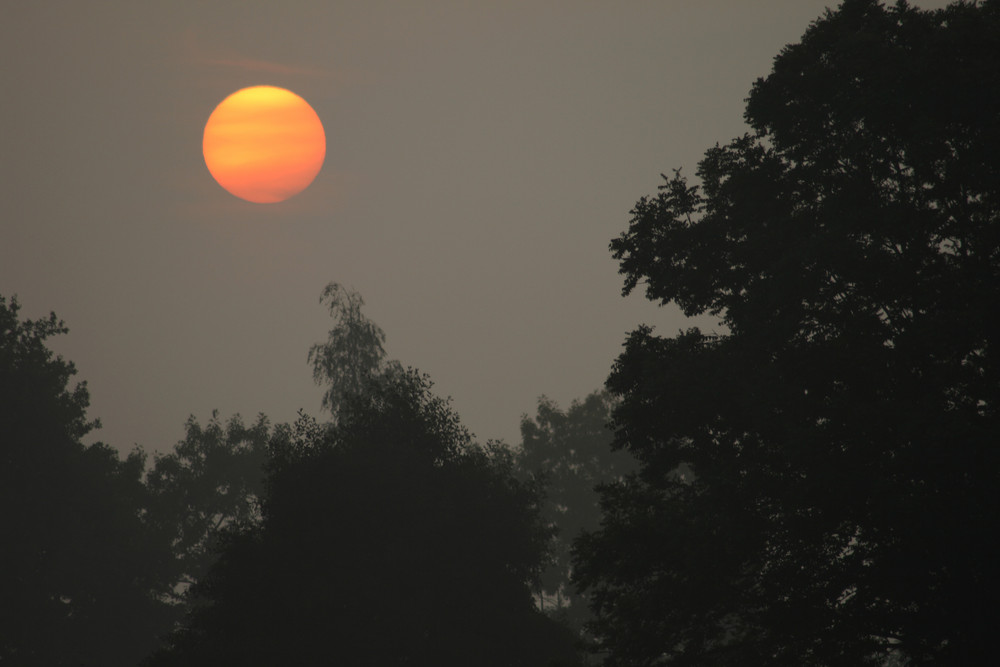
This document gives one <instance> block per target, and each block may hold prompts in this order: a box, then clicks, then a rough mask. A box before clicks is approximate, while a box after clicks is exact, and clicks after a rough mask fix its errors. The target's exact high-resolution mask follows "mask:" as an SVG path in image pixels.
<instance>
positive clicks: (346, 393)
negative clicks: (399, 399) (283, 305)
mask: <svg viewBox="0 0 1000 667" xmlns="http://www.w3.org/2000/svg"><path fill="white" fill-rule="evenodd" d="M319 300H320V303H323V304H325V305H326V306H327V308H329V309H330V317H332V318H333V319H334V321H335V322H336V324H335V325H334V327H333V329H331V330H330V332H329V334H328V336H327V340H326V342H325V343H316V344H315V345H313V346H312V347H311V348H310V349H309V363H310V364H312V367H313V379H314V380H315V381H316V384H319V385H326V391H325V392H324V394H323V408H324V409H326V410H329V411H330V414H331V415H332V416H333V417H334V418H336V417H337V413H338V412H339V411H340V408H341V406H342V405H343V404H344V402H345V401H346V400H348V398H349V397H350V396H352V395H354V394H358V393H361V392H362V391H363V390H364V389H365V387H366V386H367V385H368V384H369V383H370V381H371V380H372V379H373V378H378V377H388V376H391V375H392V374H394V373H399V372H401V371H402V366H401V365H400V364H399V362H397V361H389V360H387V359H386V358H385V348H384V347H383V345H384V343H385V332H383V331H382V328H381V327H380V326H378V325H377V324H375V323H374V322H373V321H371V320H369V319H368V318H367V317H365V316H364V315H363V314H362V313H361V308H362V306H364V305H365V301H364V299H363V298H361V294H359V293H358V292H356V291H353V290H350V289H347V288H346V287H344V286H343V285H340V284H339V283H330V284H328V285H327V286H326V287H325V288H324V289H323V293H322V294H321V295H320V299H319Z"/></svg>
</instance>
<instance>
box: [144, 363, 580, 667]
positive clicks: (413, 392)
mask: <svg viewBox="0 0 1000 667" xmlns="http://www.w3.org/2000/svg"><path fill="white" fill-rule="evenodd" d="M429 389H430V385H429V383H428V382H427V381H426V379H425V378H423V377H421V376H418V375H416V374H414V373H404V374H400V375H398V376H396V377H395V378H394V379H393V380H392V381H391V382H373V383H371V384H370V385H369V390H368V391H367V392H365V393H363V394H358V395H354V396H352V397H350V398H349V399H348V400H347V401H346V402H345V403H344V404H343V405H342V406H341V410H340V412H339V418H338V420H337V423H336V425H335V426H327V427H324V426H320V425H318V424H316V423H315V422H313V421H311V420H309V419H307V418H303V419H300V421H299V423H298V424H297V426H296V428H295V429H294V431H293V432H292V433H289V434H287V436H288V437H285V438H280V439H277V440H276V441H275V442H273V443H272V447H271V454H272V462H271V464H270V475H269V478H268V485H267V493H266V497H265V501H264V503H263V506H262V509H263V522H262V523H261V524H260V526H259V527H250V528H248V529H244V530H241V531H237V532H234V533H232V534H231V536H230V537H229V539H228V541H227V544H226V546H225V549H224V550H223V551H222V554H221V558H220V560H219V561H218V563H217V564H216V565H215V566H214V567H213V568H212V569H211V570H210V573H209V575H208V576H207V577H206V578H205V579H204V580H203V581H202V582H201V583H199V584H198V585H196V586H195V588H194V589H193V590H194V594H195V605H196V606H195V611H194V612H193V613H192V614H191V616H190V617H189V619H188V621H187V622H186V624H185V627H184V629H183V630H182V631H181V632H179V633H177V634H176V635H175V636H174V637H173V640H172V643H171V647H170V649H169V650H167V651H164V652H162V653H161V654H160V655H158V656H157V657H156V658H155V659H154V660H153V661H152V664H154V665H186V666H187V665H192V666H196V665H218V664H240V665H275V664H303V665H305V664H340V663H343V664H350V665H380V666H384V665H402V664H418V665H419V664H434V665H470V664H475V665H498V666H499V665H539V666H541V665H546V664H548V662H549V659H553V658H565V659H571V658H572V657H573V655H574V653H573V637H572V635H571V634H570V633H569V632H568V631H566V630H564V629H563V628H561V627H559V626H557V625H556V624H555V623H553V622H552V621H550V620H549V619H547V618H546V617H545V616H543V615H542V614H540V613H539V612H537V611H536V610H535V608H534V606H533V603H532V598H531V585H532V583H533V581H534V579H535V578H536V577H537V576H538V574H539V570H540V567H541V564H542V562H543V557H544V550H545V547H546V544H547V539H548V536H549V533H548V531H547V530H546V529H545V527H544V526H543V524H542V522H541V520H540V518H539V515H538V503H539V498H538V491H537V489H535V488H533V487H532V486H530V485H527V484H524V483H522V482H519V481H517V479H516V478H515V476H514V474H513V460H512V457H511V455H510V453H509V452H508V451H507V450H505V449H502V448H498V447H493V446H487V447H478V446H476V445H474V444H473V443H472V442H471V441H470V437H469V435H468V433H467V432H466V431H465V429H464V428H463V427H462V426H461V424H460V423H459V422H458V419H457V417H456V416H455V415H454V413H453V412H452V411H451V410H450V409H449V408H448V406H447V404H446V403H445V402H444V401H442V400H441V399H439V398H436V397H434V396H433V395H432V394H431V393H430V390H429Z"/></svg>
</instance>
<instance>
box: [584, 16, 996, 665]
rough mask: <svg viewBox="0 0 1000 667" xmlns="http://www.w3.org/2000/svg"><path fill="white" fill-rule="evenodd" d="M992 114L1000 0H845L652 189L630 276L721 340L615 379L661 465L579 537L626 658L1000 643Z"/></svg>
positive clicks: (617, 492)
mask: <svg viewBox="0 0 1000 667" xmlns="http://www.w3.org/2000/svg"><path fill="white" fill-rule="evenodd" d="M997 109H1000V4H998V3H996V2H984V3H982V4H981V5H975V4H969V3H960V4H955V5H951V6H949V7H948V8H946V9H943V10H937V11H921V10H917V9H913V8H911V7H909V6H907V5H906V4H905V3H902V2H901V3H897V4H896V5H895V6H894V7H892V8H885V7H883V6H881V5H880V4H878V3H877V2H875V1H873V0H847V1H846V2H844V3H843V4H842V5H841V6H840V7H839V8H838V9H837V10H836V11H828V12H827V13H826V14H825V15H824V16H823V17H822V18H821V19H820V20H818V21H816V22H815V23H814V24H813V25H811V26H810V28H809V29H808V30H807V31H806V33H805V35H804V36H803V38H802V40H801V43H798V44H795V45H791V46H789V47H787V48H786V49H785V50H783V51H782V53H781V54H780V55H779V56H778V57H777V58H776V59H775V62H774V68H773V71H772V72H771V74H770V75H769V76H768V77H766V78H764V79H760V80H758V81H757V82H756V83H755V84H754V86H753V90H752V92H751V94H750V97H749V99H748V101H747V110H746V119H747V121H748V123H749V124H750V125H751V127H752V128H753V130H754V133H753V134H752V135H747V136H744V137H741V138H738V139H736V140H734V141H732V142H731V143H729V144H728V145H726V146H721V147H720V146H716V147H715V148H713V149H711V150H709V151H708V152H707V153H706V155H705V158H704V160H703V161H702V162H701V163H700V166H699V169H698V172H697V175H698V176H699V177H700V179H701V185H700V186H689V185H688V183H687V181H686V180H685V179H684V178H683V177H682V176H681V175H680V174H679V173H677V174H675V176H674V177H673V178H671V179H668V182H667V183H666V184H665V185H663V186H661V187H662V188H663V190H662V192H661V193H660V194H659V196H657V197H656V198H652V199H649V198H643V199H641V200H640V201H639V202H638V203H637V204H636V207H635V208H634V209H633V211H632V216H633V217H632V220H631V222H630V224H629V228H628V230H627V231H626V232H625V233H623V234H622V235H621V236H620V237H619V238H618V239H616V240H614V241H613V242H612V244H611V247H612V250H613V253H614V255H615V257H616V258H617V259H619V260H620V261H621V271H622V273H623V274H624V276H625V293H628V292H630V291H631V290H632V289H634V288H636V287H637V286H638V285H639V284H640V283H644V284H645V288H646V294H647V296H648V297H649V298H650V299H653V300H656V301H660V302H662V303H666V302H671V301H672V302H675V303H677V304H678V305H680V306H681V307H682V308H683V309H684V311H685V312H686V313H687V314H688V315H694V314H700V313H706V312H707V313H713V314H716V315H719V316H720V317H721V319H722V322H723V324H724V325H725V326H726V329H727V333H725V334H724V335H719V336H707V335H704V334H702V333H701V332H700V331H698V330H697V329H693V330H691V331H689V332H687V333H685V334H683V335H680V336H677V337H676V338H672V339H670V338H661V337H658V336H655V335H653V334H652V332H651V330H650V329H648V328H640V329H639V330H637V331H635V332H634V333H633V334H631V336H630V337H629V339H628V341H627V344H626V348H625V351H624V353H623V354H622V355H621V357H620V358H619V359H618V361H617V362H616V364H615V366H614V369H613V371H612V374H611V376H610V378H609V380H608V387H609V389H610V390H611V391H612V393H614V394H615V395H616V396H618V397H620V399H621V405H620V406H619V407H618V408H617V410H616V411H615V415H614V423H615V427H616V436H615V443H616V446H617V447H620V448H623V449H625V450H627V451H629V452H631V453H632V454H633V455H634V456H635V457H636V458H637V459H638V461H639V463H640V471H639V473H638V474H636V475H633V476H631V477H630V478H628V479H627V480H626V481H625V482H622V483H619V484H614V485H611V486H609V487H608V488H606V489H605V490H604V492H603V494H602V507H603V510H604V519H603V521H602V526H601V529H600V530H599V531H597V532H595V533H592V534H589V535H587V536H585V537H584V538H582V539H581V540H579V541H578V542H577V543H576V545H575V554H576V567H575V573H576V577H577V581H578V582H579V584H580V585H581V586H583V587H584V588H585V590H586V591H587V593H588V595H589V596H590V599H591V602H592V605H593V608H594V611H595V613H596V617H597V620H596V622H595V623H594V626H593V630H594V632H595V633H596V634H597V635H598V637H599V638H600V640H601V642H602V645H603V647H604V648H605V649H607V650H608V652H609V660H608V664H611V665H620V664H629V665H654V664H657V665H658V664H677V665H687V664H708V663H711V664H719V665H728V664H741V665H745V664H768V665H784V664H789V665H793V664H794V665H800V664H810V665H833V664H880V663H884V662H886V661H887V660H896V661H906V662H907V663H908V664H912V665H916V664H987V663H988V662H990V661H991V660H990V659H989V658H990V657H992V655H991V654H992V653H994V652H995V651H994V650H993V647H992V645H991V644H992V642H991V641H990V640H991V638H992V633H993V631H994V628H995V626H996V621H997V611H996V605H995V599H996V596H997V593H998V592H1000V587H998V568H997V566H996V563H997V559H998V556H1000V554H998V552H997V550H996V547H995V546H994V545H993V542H994V540H993V536H994V533H995V530H996V525H997V523H996V522H997V519H996V517H997V516H1000V495H998V494H997V493H996V489H997V488H998V482H1000V479H998V473H1000V460H998V448H997V442H998V435H1000V422H998V404H1000V374H998V364H997V344H998V339H997V332H998V331H1000V310H998V308H997V304H998V303H1000V209H998V205H1000V162H997V160H996V156H997V155H1000V123H998V122H997V115H996V112H997ZM682 465H685V466H687V471H688V474H682V469H681V468H679V466H682Z"/></svg>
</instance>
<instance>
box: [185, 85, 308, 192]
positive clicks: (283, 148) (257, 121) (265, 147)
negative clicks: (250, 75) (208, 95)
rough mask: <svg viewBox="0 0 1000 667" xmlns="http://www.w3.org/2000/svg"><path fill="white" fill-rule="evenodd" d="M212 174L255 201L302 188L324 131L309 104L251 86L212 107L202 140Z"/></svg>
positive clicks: (287, 93)
mask: <svg viewBox="0 0 1000 667" xmlns="http://www.w3.org/2000/svg"><path fill="white" fill-rule="evenodd" d="M202 152H204V154H205V164H206V165H207V166H208V170H209V171H210V172H211V173H212V177H213V178H214V179H215V180H216V181H218V182H219V185H221V186H222V187H224V188H225V189H226V190H228V191H229V192H231V193H232V194H234V195H236V196H237V197H240V198H241V199H246V200H247V201H252V202H255V203H258V204H270V203H274V202H279V201H284V200H286V199H288V198H289V197H291V196H293V195H296V194H298V193H300V192H302V191H303V190H305V189H306V188H307V187H308V186H309V184H310V183H312V182H313V179H314V178H316V174H318V173H319V170H320V168H321V167H322V166H323V158H325V157H326V134H325V133H324V132H323V124H322V123H321V122H320V120H319V116H317V115H316V112H315V111H313V108H312V107H311V106H309V103H308V102H306V101H305V100H304V99H302V98H301V97H299V96H298V95H296V94H295V93H293V92H292V91H290V90H285V89H284V88H277V87H275V86H253V87H251V88H244V89H242V90H238V91H236V92H235V93H233V94H232V95H230V96H229V97H227V98H226V99H224V100H222V102H220V103H219V106H217V107H215V111H213V112H212V115H211V116H209V117H208V123H206V124H205V136H204V138H203V139H202Z"/></svg>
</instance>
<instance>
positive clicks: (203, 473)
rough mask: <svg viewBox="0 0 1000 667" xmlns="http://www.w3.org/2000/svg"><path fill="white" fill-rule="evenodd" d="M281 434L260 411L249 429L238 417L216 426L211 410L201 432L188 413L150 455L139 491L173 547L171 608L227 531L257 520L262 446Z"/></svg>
mask: <svg viewBox="0 0 1000 667" xmlns="http://www.w3.org/2000/svg"><path fill="white" fill-rule="evenodd" d="M284 429H287V426H286V425H279V426H277V427H276V428H274V429H272V427H271V425H270V422H269V421H268V419H267V417H265V416H264V415H263V414H261V415H258V417H257V421H256V422H254V423H253V424H251V425H250V426H247V425H246V424H244V423H243V420H242V419H241V418H240V416H239V415H235V416H233V417H232V418H230V419H229V421H228V422H226V423H225V424H223V423H222V422H221V421H220V420H219V416H218V413H217V412H213V413H212V418H211V420H210V421H209V422H208V424H207V425H206V426H204V427H202V426H201V425H200V424H199V423H198V421H197V420H196V419H195V418H194V416H192V417H190V418H189V419H188V421H187V423H186V424H185V431H186V434H185V437H184V439H183V440H181V441H180V442H179V443H177V445H176V446H175V447H174V451H173V452H171V453H170V454H166V455H163V456H157V457H156V460H155V463H154V466H153V469H152V470H150V471H149V473H148V475H147V476H146V486H147V488H148V489H149V491H150V493H151V495H152V503H151V509H150V520H151V522H152V523H154V524H155V525H156V526H157V527H158V529H159V530H160V531H162V533H163V535H164V537H165V539H167V540H168V541H169V543H170V544H171V545H172V549H173V562H172V570H173V576H172V581H173V582H174V585H173V587H172V590H171V593H170V596H169V599H170V600H171V601H172V602H173V603H175V604H176V603H180V602H182V601H183V600H184V594H185V592H186V591H187V590H188V588H189V587H190V586H191V585H192V584H194V583H195V582H196V581H198V580H199V579H200V578H201V577H202V576H203V575H204V574H205V573H206V572H207V571H208V568H209V566H210V565H211V564H212V563H213V562H214V561H215V559H216V557H217V549H216V547H217V542H218V539H219V538H220V536H221V535H222V534H223V533H224V531H225V530H226V529H227V528H228V527H230V526H233V525H249V524H252V523H255V522H256V521H258V520H259V518H260V517H259V506H258V503H259V500H260V498H261V497H263V494H264V464H265V462H266V460H267V447H268V444H269V442H271V440H272V438H274V437H275V436H276V434H278V433H280V432H283V431H284Z"/></svg>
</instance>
